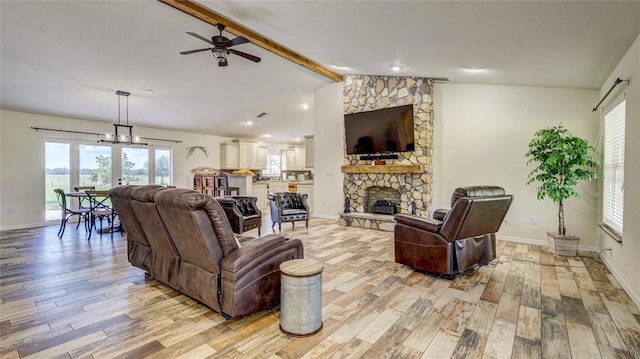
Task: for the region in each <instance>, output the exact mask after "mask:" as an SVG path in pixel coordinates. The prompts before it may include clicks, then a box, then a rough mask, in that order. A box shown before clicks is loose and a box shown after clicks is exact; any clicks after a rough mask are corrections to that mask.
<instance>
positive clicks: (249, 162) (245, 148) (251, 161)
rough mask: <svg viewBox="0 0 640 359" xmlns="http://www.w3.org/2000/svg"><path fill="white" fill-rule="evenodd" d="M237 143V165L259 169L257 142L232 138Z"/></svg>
mask: <svg viewBox="0 0 640 359" xmlns="http://www.w3.org/2000/svg"><path fill="white" fill-rule="evenodd" d="M234 142H236V143H237V144H238V151H239V153H238V167H239V168H247V169H260V165H259V160H258V147H259V146H258V144H257V143H256V142H248V141H242V140H234ZM265 161H266V157H265Z"/></svg>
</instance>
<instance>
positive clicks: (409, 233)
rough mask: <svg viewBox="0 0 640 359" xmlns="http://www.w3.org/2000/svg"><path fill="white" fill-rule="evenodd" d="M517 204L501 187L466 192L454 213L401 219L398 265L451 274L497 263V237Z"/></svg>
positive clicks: (455, 199) (461, 191) (455, 200)
mask: <svg viewBox="0 0 640 359" xmlns="http://www.w3.org/2000/svg"><path fill="white" fill-rule="evenodd" d="M512 201H513V196H512V195H507V194H505V191H504V189H503V188H501V187H497V186H469V187H460V188H457V189H456V190H455V191H454V193H453V196H452V199H451V210H437V211H435V212H434V217H435V218H433V219H428V218H423V217H419V216H416V215H411V214H396V215H395V216H394V219H395V220H396V222H397V224H396V226H395V228H394V243H395V261H396V262H397V263H402V264H406V265H408V266H410V267H413V268H415V269H418V270H421V271H425V272H429V273H437V274H449V275H450V274H454V273H457V272H462V271H465V270H467V269H470V268H473V267H475V266H481V265H486V264H488V263H489V262H490V261H492V260H493V259H495V258H496V236H495V233H496V232H497V231H498V230H499V229H500V225H501V224H502V221H503V220H504V217H505V216H506V214H507V211H508V210H509V207H510V206H511V203H512ZM436 218H437V219H436Z"/></svg>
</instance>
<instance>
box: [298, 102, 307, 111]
mask: <svg viewBox="0 0 640 359" xmlns="http://www.w3.org/2000/svg"><path fill="white" fill-rule="evenodd" d="M300 108H301V109H303V110H305V111H306V110H308V109H309V105H308V104H306V103H303V104H301V105H300Z"/></svg>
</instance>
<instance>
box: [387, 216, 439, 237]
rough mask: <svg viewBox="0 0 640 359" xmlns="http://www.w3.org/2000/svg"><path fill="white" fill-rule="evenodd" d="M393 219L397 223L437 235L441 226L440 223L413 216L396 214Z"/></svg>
mask: <svg viewBox="0 0 640 359" xmlns="http://www.w3.org/2000/svg"><path fill="white" fill-rule="evenodd" d="M393 219H395V220H396V222H398V223H401V224H404V225H407V226H410V227H415V228H417V229H421V230H424V231H428V232H433V233H438V231H439V230H440V227H441V226H442V221H438V220H436V219H429V218H424V217H419V216H416V215H414V214H404V213H402V214H396V215H395V216H394V217H393Z"/></svg>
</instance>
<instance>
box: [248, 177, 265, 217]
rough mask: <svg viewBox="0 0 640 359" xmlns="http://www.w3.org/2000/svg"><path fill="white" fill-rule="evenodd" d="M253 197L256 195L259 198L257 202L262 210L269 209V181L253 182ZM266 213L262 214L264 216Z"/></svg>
mask: <svg viewBox="0 0 640 359" xmlns="http://www.w3.org/2000/svg"><path fill="white" fill-rule="evenodd" d="M252 196H253V197H256V198H257V199H258V200H257V201H256V204H257V205H258V208H260V210H261V211H263V212H264V211H267V210H268V209H269V203H268V200H267V183H266V182H257V183H254V184H253V193H252ZM264 215H265V214H264V213H263V214H262V216H263V217H264Z"/></svg>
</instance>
